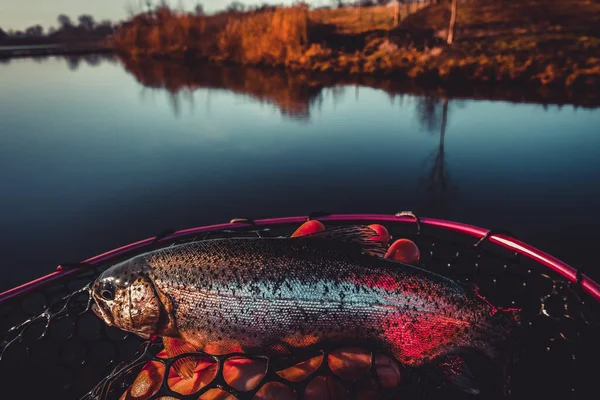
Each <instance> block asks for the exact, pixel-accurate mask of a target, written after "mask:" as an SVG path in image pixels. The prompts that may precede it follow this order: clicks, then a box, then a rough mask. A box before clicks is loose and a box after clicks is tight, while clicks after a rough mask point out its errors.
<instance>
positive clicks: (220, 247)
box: [92, 226, 516, 393]
mask: <svg viewBox="0 0 600 400" xmlns="http://www.w3.org/2000/svg"><path fill="white" fill-rule="evenodd" d="M375 236H377V233H376V232H374V231H373V230H371V229H370V228H368V227H363V226H358V227H357V226H352V227H340V228H334V229H329V230H326V231H324V232H319V233H315V234H312V235H308V236H303V237H298V238H231V239H216V240H206V241H200V242H194V243H186V244H181V245H176V246H172V247H168V248H164V249H160V250H156V251H152V252H149V253H146V254H142V255H140V256H137V257H135V258H132V259H130V260H128V261H125V262H122V263H119V264H117V265H114V266H113V267H111V268H109V269H107V270H106V271H104V272H103V273H102V274H101V275H100V276H99V277H98V279H97V280H96V281H95V282H94V283H93V286H92V297H93V299H94V301H95V304H94V305H93V310H94V312H95V313H96V314H97V315H98V316H99V317H100V318H102V319H103V320H104V321H105V322H106V323H107V324H108V325H114V326H117V327H119V328H121V329H123V330H126V331H129V332H133V333H135V334H137V335H139V336H141V337H144V338H149V337H150V336H153V335H159V336H162V337H163V338H164V339H165V347H166V349H167V353H168V354H169V355H170V356H173V355H177V354H181V353H183V352H187V351H195V350H196V349H205V351H209V350H210V352H212V353H215V354H223V353H228V352H232V351H240V349H242V350H243V351H246V352H261V353H263V354H265V353H266V354H272V353H281V352H284V351H293V349H298V348H307V347H310V346H319V345H323V344H325V343H331V344H346V343H348V344H350V343H353V344H365V343H369V344H374V345H376V346H378V347H379V348H381V349H383V350H387V351H389V352H390V353H391V354H393V355H394V356H395V357H396V359H397V360H398V361H399V362H401V363H402V364H404V365H407V366H413V367H418V366H421V365H423V364H425V363H429V362H437V363H438V364H439V365H440V366H441V368H442V369H444V372H445V373H446V375H447V376H448V377H449V378H450V380H451V381H453V382H454V383H455V384H457V385H458V386H459V387H461V388H462V389H463V390H465V391H467V392H470V393H477V392H478V389H477V387H476V384H475V382H474V381H473V378H472V375H471V374H470V372H469V371H468V369H467V367H466V365H465V364H464V363H463V362H462V360H461V359H460V358H458V356H456V355H457V354H459V353H460V351H462V350H465V349H475V350H479V351H480V352H483V353H484V354H486V355H488V356H489V357H492V358H494V357H496V355H497V351H496V350H495V345H496V344H497V343H499V342H500V341H501V340H503V339H505V338H506V336H507V334H508V332H509V330H510V328H511V327H512V325H513V323H514V321H515V320H516V316H515V314H514V313H512V312H504V311H500V310H498V309H497V308H496V307H494V306H492V305H491V304H489V303H488V302H486V301H485V300H483V299H482V298H481V297H480V296H478V295H477V292H476V291H474V290H469V289H467V288H465V287H463V286H462V285H460V284H458V283H456V282H454V281H452V280H449V279H447V278H444V277H442V276H439V275H436V274H434V273H431V272H428V271H426V270H423V269H420V268H417V267H414V266H410V265H405V264H401V263H398V262H394V261H388V260H385V259H382V258H381V257H380V256H381V255H382V254H383V253H384V252H385V248H383V247H381V246H382V245H381V244H380V243H379V242H376V241H373V240H371V239H372V238H374V237H375ZM178 369H179V371H178V372H180V374H183V375H182V376H189V375H190V374H191V371H190V369H189V366H188V367H187V368H186V366H185V365H182V364H181V363H180V364H179V365H178Z"/></svg>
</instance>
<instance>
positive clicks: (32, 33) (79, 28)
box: [0, 14, 115, 39]
mask: <svg viewBox="0 0 600 400" xmlns="http://www.w3.org/2000/svg"><path fill="white" fill-rule="evenodd" d="M57 21H58V28H55V27H50V28H48V31H47V32H45V31H44V27H42V26H41V25H39V24H37V25H33V26H30V27H28V28H26V29H25V30H23V31H21V30H17V31H13V30H9V31H8V32H5V31H4V30H2V29H1V28H0V39H5V38H42V37H45V38H56V39H66V38H72V37H105V36H108V35H111V34H112V33H114V30H115V27H114V25H113V23H112V22H111V21H109V20H103V21H100V22H96V20H95V19H94V17H93V16H91V15H88V14H83V15H80V16H79V17H78V18H77V21H76V22H73V21H72V20H71V18H70V17H69V16H67V15H65V14H61V15H59V16H58V18H57Z"/></svg>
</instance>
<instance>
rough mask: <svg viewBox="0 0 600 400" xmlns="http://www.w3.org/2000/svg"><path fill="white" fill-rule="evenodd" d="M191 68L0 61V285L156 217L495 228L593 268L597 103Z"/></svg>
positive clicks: (598, 184)
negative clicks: (319, 217)
mask: <svg viewBox="0 0 600 400" xmlns="http://www.w3.org/2000/svg"><path fill="white" fill-rule="evenodd" d="M198 74H199V75H200V78H198V79H196V81H197V82H196V83H195V84H193V85H192V88H191V89H185V90H179V89H180V88H181V85H182V83H181V82H178V81H177V79H179V78H180V77H181V76H180V75H178V74H172V73H170V72H169V71H168V70H161V69H158V70H151V71H149V72H148V71H146V72H144V71H142V70H140V71H137V70H135V68H129V70H127V69H125V68H124V67H123V66H122V65H121V64H120V63H118V62H116V61H110V60H101V59H98V58H93V57H92V58H88V59H87V60H79V59H68V60H64V59H47V60H27V59H23V60H13V61H11V62H9V63H6V62H5V63H4V64H0V182H1V184H2V186H1V187H2V189H1V190H2V192H1V196H0V224H1V227H2V230H1V231H0V235H1V236H2V238H1V239H2V240H1V241H0V256H1V257H0V272H1V273H2V278H1V279H0V290H2V289H6V288H9V287H11V286H14V285H16V284H19V283H23V282H25V281H26V280H29V279H31V278H34V277H36V276H39V275H41V274H43V273H47V272H50V271H52V270H54V268H55V267H56V265H58V264H59V263H61V262H65V261H78V260H80V259H83V258H87V257H89V256H92V255H95V254H97V253H100V252H102V251H105V250H108V249H111V248H114V247H117V246H119V245H123V244H126V243H129V242H132V241H135V240H139V239H142V238H146V237H148V236H153V235H155V234H157V233H158V232H160V231H162V230H164V229H165V228H173V229H178V228H185V227H191V226H197V225H204V224H210V223H219V222H226V221H228V220H230V219H231V218H232V217H240V216H249V217H253V218H261V217H274V216H286V215H301V214H307V213H309V212H311V211H317V210H325V211H329V212H340V213H354V212H356V213H359V212H365V213H394V212H397V211H401V210H413V211H416V212H417V213H419V214H421V215H425V216H432V217H440V218H446V219H452V220H457V221H460V222H465V223H471V224H475V225H480V226H484V227H489V228H504V229H508V230H510V231H512V232H513V233H514V234H516V235H517V236H518V237H519V238H521V239H524V240H526V241H528V242H530V243H532V244H533V245H536V246H539V247H540V248H542V249H543V250H546V251H548V252H550V253H552V254H554V255H556V256H558V257H560V258H562V259H564V260H565V261H567V262H570V263H572V264H573V265H575V266H579V265H585V266H587V271H588V272H589V273H590V275H592V276H593V277H596V278H598V277H599V276H600V274H599V273H598V272H599V271H598V270H594V268H596V269H597V268H598V267H597V250H596V249H597V248H598V244H597V238H598V234H597V232H598V228H599V227H600V207H599V206H598V205H599V204H600V111H599V110H589V109H576V108H573V107H569V106H565V107H562V108H559V107H556V106H549V107H543V106H541V105H535V104H512V103H506V102H498V101H494V102H492V101H473V100H452V99H450V100H449V101H445V100H443V99H437V98H431V97H419V96H413V95H398V94H391V93H387V92H385V91H383V90H378V89H373V88H369V87H355V86H338V87H334V88H322V87H315V86H314V85H313V86H310V87H309V86H306V85H303V84H297V83H294V81H293V79H292V77H285V78H281V77H269V76H260V74H259V76H257V75H256V74H257V72H254V75H245V76H240V77H237V76H234V75H232V74H230V73H228V74H225V75H223V74H220V73H219V72H218V71H217V72H216V74H217V75H218V76H219V79H216V78H215V79H213V78H210V77H211V76H212V75H202V72H198ZM211 74H215V71H214V68H213V71H212V72H211ZM207 76H208V77H209V78H206V77H207ZM202 77H204V78H202ZM203 79H204V80H203ZM140 82H144V84H142V83H140ZM202 82H204V83H202ZM165 87H168V88H169V89H170V90H171V91H169V90H167V89H165ZM177 90H179V91H178V92H177V93H172V92H175V91H177ZM444 117H445V118H444ZM444 119H446V124H445V132H443V135H442V127H443V125H444V123H443V122H444Z"/></svg>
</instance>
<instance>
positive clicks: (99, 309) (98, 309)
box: [92, 299, 114, 326]
mask: <svg viewBox="0 0 600 400" xmlns="http://www.w3.org/2000/svg"><path fill="white" fill-rule="evenodd" d="M95 300H96V299H94V303H93V304H92V311H93V313H94V314H96V316H97V317H98V318H100V319H102V320H103V321H104V323H105V324H106V325H108V326H113V325H114V323H113V320H112V318H111V316H110V313H108V312H107V311H106V310H105V309H104V308H103V306H102V305H100V304H98V302H97V301H95Z"/></svg>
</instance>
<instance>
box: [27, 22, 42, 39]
mask: <svg viewBox="0 0 600 400" xmlns="http://www.w3.org/2000/svg"><path fill="white" fill-rule="evenodd" d="M43 34H44V28H43V27H42V26H41V25H34V26H30V27H29V28H27V29H25V35H27V36H34V37H39V36H42V35H43Z"/></svg>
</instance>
